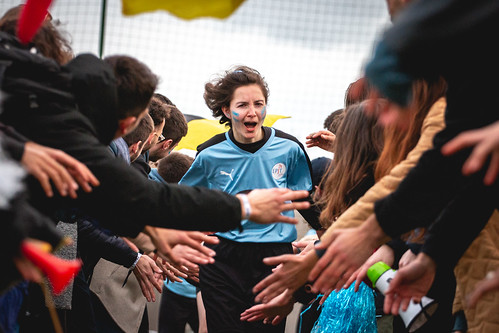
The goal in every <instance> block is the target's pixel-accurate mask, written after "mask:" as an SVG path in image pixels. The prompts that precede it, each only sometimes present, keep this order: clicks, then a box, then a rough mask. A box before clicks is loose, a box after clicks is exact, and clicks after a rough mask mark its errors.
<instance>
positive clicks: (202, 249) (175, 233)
mask: <svg viewBox="0 0 499 333" xmlns="http://www.w3.org/2000/svg"><path fill="white" fill-rule="evenodd" d="M144 233H146V234H147V235H149V237H151V240H152V242H153V243H154V245H155V247H156V250H157V253H158V255H159V256H160V257H161V258H163V259H165V260H169V261H170V262H172V263H173V264H174V265H177V266H181V258H179V257H178V256H177V255H175V254H174V252H173V251H172V248H173V247H174V246H175V245H177V244H182V245H186V246H189V247H191V248H193V249H194V250H196V251H198V257H199V258H201V259H204V260H207V261H208V262H211V261H212V260H213V258H212V257H213V256H214V255H215V251H213V250H211V249H209V248H207V247H206V246H203V244H202V243H203V242H204V243H207V244H217V243H218V238H216V237H210V236H208V235H207V234H206V233H204V232H200V231H183V230H175V229H166V228H157V227H151V226H146V227H145V228H144Z"/></svg>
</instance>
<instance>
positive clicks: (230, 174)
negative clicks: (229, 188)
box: [220, 169, 234, 181]
mask: <svg viewBox="0 0 499 333" xmlns="http://www.w3.org/2000/svg"><path fill="white" fill-rule="evenodd" d="M233 172H234V169H232V170H230V173H228V172H225V171H222V170H220V174H221V175H224V176H229V177H230V180H232V181H233V180H234V178H232V173H233Z"/></svg>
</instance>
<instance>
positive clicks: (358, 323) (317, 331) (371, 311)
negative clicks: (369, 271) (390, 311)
mask: <svg viewBox="0 0 499 333" xmlns="http://www.w3.org/2000/svg"><path fill="white" fill-rule="evenodd" d="M326 332H342V333H377V332H378V328H377V326H376V307H375V305H374V291H373V290H372V289H371V288H369V287H368V286H367V285H366V284H365V283H364V282H362V283H361V284H360V287H359V291H358V292H355V291H354V283H352V285H351V286H350V287H349V288H348V289H342V290H340V291H339V292H335V291H333V292H332V293H331V294H330V295H329V297H328V298H327V299H326V301H325V302H324V304H323V307H322V312H321V314H320V316H319V319H317V321H316V322H315V325H314V328H313V329H312V331H311V333H326Z"/></svg>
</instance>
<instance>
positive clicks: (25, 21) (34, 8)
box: [17, 0, 52, 44]
mask: <svg viewBox="0 0 499 333" xmlns="http://www.w3.org/2000/svg"><path fill="white" fill-rule="evenodd" d="M51 2H52V0H27V1H26V4H25V5H24V8H23V10H22V12H21V15H20V17H19V25H18V30H17V37H18V38H19V40H20V41H21V42H22V43H24V44H27V43H29V42H30V41H31V39H32V38H33V37H34V36H35V34H36V32H37V31H38V29H39V28H40V26H41V25H42V23H43V21H44V20H45V17H46V16H47V12H48V8H49V6H50V4H51Z"/></svg>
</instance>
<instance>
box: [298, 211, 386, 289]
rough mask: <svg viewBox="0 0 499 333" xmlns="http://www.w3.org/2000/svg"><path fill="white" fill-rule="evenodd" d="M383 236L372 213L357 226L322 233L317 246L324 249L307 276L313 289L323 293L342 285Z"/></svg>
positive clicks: (339, 287)
mask: <svg viewBox="0 0 499 333" xmlns="http://www.w3.org/2000/svg"><path fill="white" fill-rule="evenodd" d="M385 239H386V235H385V234H384V232H383V231H382V230H381V228H379V225H378V224H377V221H376V219H375V217H373V216H371V217H370V218H368V219H367V220H366V222H364V223H363V224H362V225H361V226H359V227H357V228H349V229H337V230H334V231H333V232H331V233H328V234H325V235H324V236H323V237H322V238H321V243H320V244H318V245H316V248H317V249H326V252H325V253H324V255H323V256H322V258H321V259H319V261H318V262H317V264H315V266H314V268H313V269H312V271H311V272H310V274H309V276H308V279H309V280H310V281H314V285H313V288H312V290H313V291H314V292H321V293H323V294H324V293H327V292H329V291H330V290H339V289H341V288H342V287H343V286H344V285H345V284H346V282H347V280H349V278H350V277H351V276H352V275H353V274H354V273H355V271H357V269H358V268H359V267H361V266H362V264H363V263H364V262H365V261H366V260H367V259H368V258H369V257H370V256H371V254H372V253H373V252H374V250H375V249H376V248H377V247H378V246H379V245H380V244H381V243H383V241H384V240H385Z"/></svg>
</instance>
